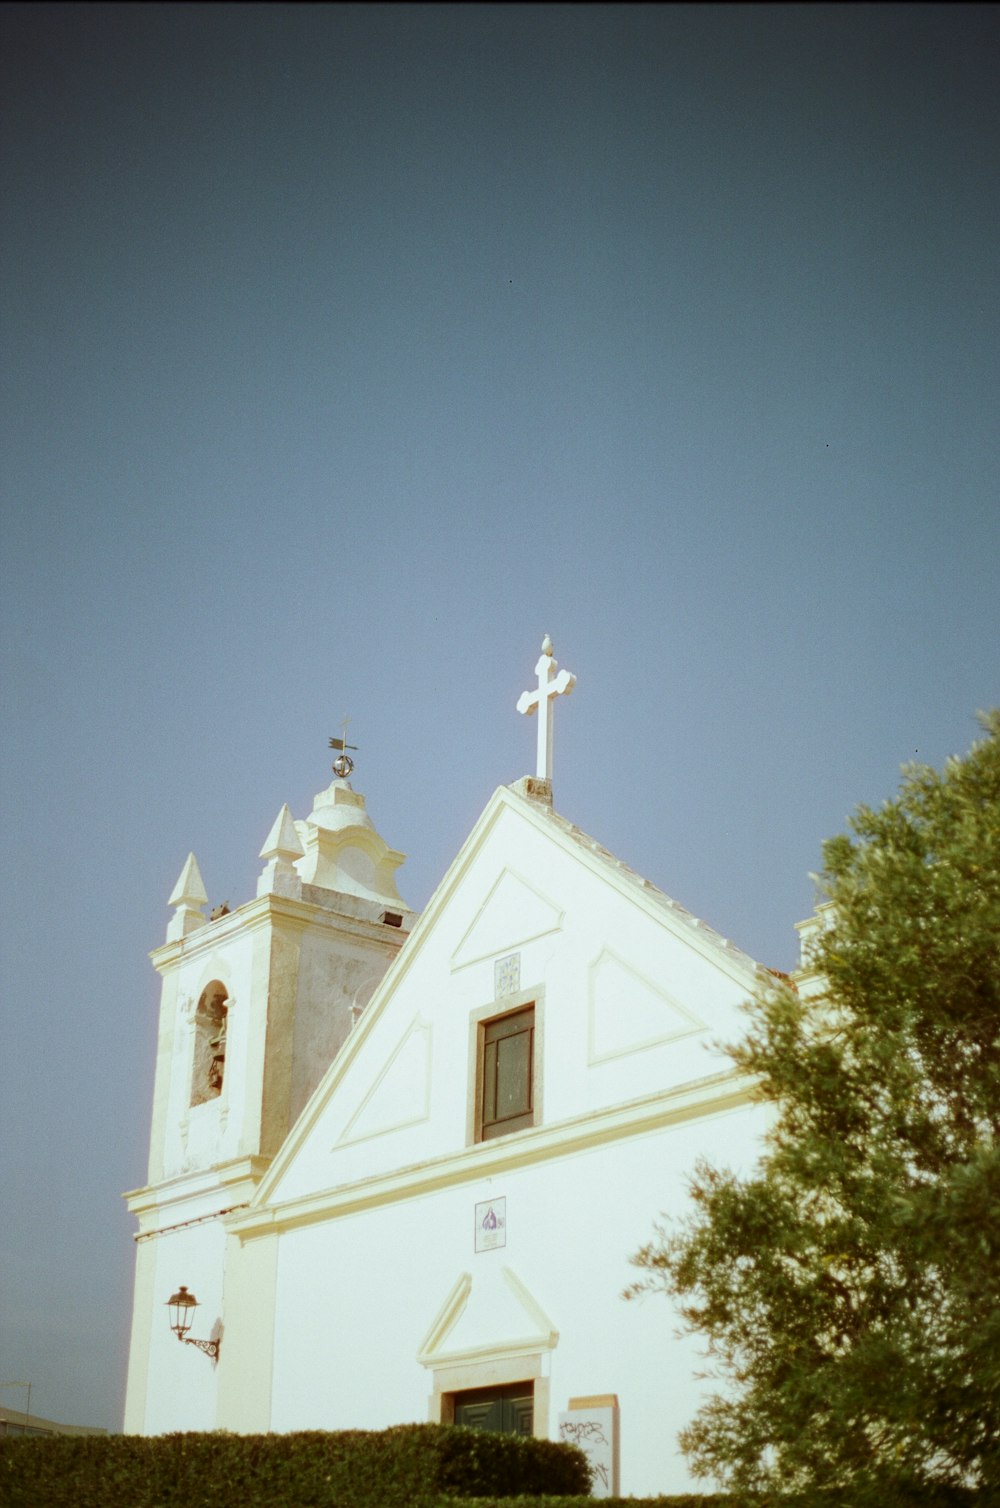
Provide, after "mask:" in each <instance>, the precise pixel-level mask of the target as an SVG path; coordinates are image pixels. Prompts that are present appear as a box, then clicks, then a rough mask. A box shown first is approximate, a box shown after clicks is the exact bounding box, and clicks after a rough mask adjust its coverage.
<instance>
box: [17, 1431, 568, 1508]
mask: <svg viewBox="0 0 1000 1508" xmlns="http://www.w3.org/2000/svg"><path fill="white" fill-rule="evenodd" d="M589 1485H590V1471H589V1468H588V1466H587V1464H586V1459H585V1457H584V1456H583V1454H582V1452H581V1451H579V1450H577V1449H576V1447H575V1446H570V1445H561V1444H557V1443H556V1442H554V1441H551V1440H536V1439H534V1438H531V1437H526V1436H521V1435H497V1434H489V1433H487V1432H485V1431H480V1430H470V1429H458V1428H455V1427H454V1426H451V1425H440V1424H407V1425H399V1426H398V1427H396V1428H394V1429H387V1430H381V1431H369V1430H341V1431H337V1432H331V1433H328V1432H325V1431H320V1430H314V1431H309V1432H303V1433H298V1434H287V1435H278V1434H274V1435H231V1434H226V1433H215V1434H177V1435H152V1436H145V1435H109V1436H93V1435H89V1436H71V1435H58V1436H54V1437H52V1438H49V1439H32V1438H23V1437H12V1436H9V1437H6V1438H5V1439H2V1440H0V1503H3V1505H4V1508H109V1505H111V1504H118V1503H121V1504H127V1505H128V1508H236V1505H238V1508H438V1505H439V1504H440V1502H441V1500H442V1498H444V1497H449V1498H450V1497H452V1496H456V1497H457V1496H459V1495H461V1496H462V1497H465V1498H471V1499H474V1500H475V1499H478V1501H479V1502H480V1503H482V1500H483V1498H484V1497H485V1496H486V1495H487V1494H489V1495H491V1496H495V1495H497V1494H499V1495H501V1496H511V1497H514V1496H516V1495H517V1494H532V1495H537V1494H541V1493H545V1494H548V1495H550V1496H563V1497H565V1496H579V1494H581V1493H586V1492H587V1490H588V1488H589ZM536 1508H537V1504H536Z"/></svg>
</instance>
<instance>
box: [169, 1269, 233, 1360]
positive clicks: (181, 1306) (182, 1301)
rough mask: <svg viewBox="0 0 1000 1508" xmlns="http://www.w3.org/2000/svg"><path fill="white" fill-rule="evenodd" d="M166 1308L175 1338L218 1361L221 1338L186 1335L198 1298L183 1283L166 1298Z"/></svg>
mask: <svg viewBox="0 0 1000 1508" xmlns="http://www.w3.org/2000/svg"><path fill="white" fill-rule="evenodd" d="M167 1308H168V1309H169V1310H170V1328H171V1330H172V1331H173V1332H174V1334H175V1335H176V1337H177V1339H178V1340H182V1341H183V1342H184V1343H185V1345H188V1346H197V1347H198V1350H199V1351H204V1353H205V1355H206V1356H210V1357H211V1358H212V1360H213V1361H218V1359H219V1347H220V1346H221V1344H222V1341H221V1339H219V1340H192V1338H191V1336H190V1335H188V1331H189V1330H190V1328H191V1321H192V1320H193V1319H194V1311H195V1310H196V1309H197V1308H198V1300H197V1299H196V1298H195V1296H194V1294H193V1293H188V1291H187V1289H186V1288H185V1287H184V1284H183V1283H182V1284H181V1286H180V1288H178V1290H177V1292H176V1293H175V1294H173V1295H171V1297H170V1298H169V1299H168V1300H167Z"/></svg>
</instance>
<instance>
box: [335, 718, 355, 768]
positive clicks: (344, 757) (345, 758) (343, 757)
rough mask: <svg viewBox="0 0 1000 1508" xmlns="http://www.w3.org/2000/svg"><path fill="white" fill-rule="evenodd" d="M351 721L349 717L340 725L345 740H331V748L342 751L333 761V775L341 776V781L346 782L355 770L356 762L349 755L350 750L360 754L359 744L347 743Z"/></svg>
mask: <svg viewBox="0 0 1000 1508" xmlns="http://www.w3.org/2000/svg"><path fill="white" fill-rule="evenodd" d="M350 721H351V719H350V718H349V717H345V718H344V721H343V722H342V723H341V725H340V728H341V732H342V733H343V735H344V736H343V738H331V740H330V748H331V749H339V750H340V753H339V754H338V755H337V757H336V759H335V760H334V761H333V764H332V766H331V769H332V770H333V773H334V774H335V775H339V776H340V778H341V780H346V779H347V777H348V775H349V774H350V773H351V771H352V770H353V769H354V760H353V759H352V758H351V756H350V754H348V752H347V751H348V749H353V750H354V752H355V754H356V753H357V752H358V746H357V744H349V743H348V742H347V725H348V723H349V722H350Z"/></svg>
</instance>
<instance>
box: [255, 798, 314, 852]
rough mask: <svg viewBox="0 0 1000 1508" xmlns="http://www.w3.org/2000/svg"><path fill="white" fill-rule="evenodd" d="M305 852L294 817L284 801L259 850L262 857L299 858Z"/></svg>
mask: <svg viewBox="0 0 1000 1508" xmlns="http://www.w3.org/2000/svg"><path fill="white" fill-rule="evenodd" d="M304 853H305V849H304V848H303V847H302V842H301V839H300V838H299V835H298V831H297V830H296V827H295V818H294V817H293V816H292V814H291V811H290V810H289V807H288V802H287V801H286V802H285V804H284V806H283V807H282V808H281V811H280V812H279V813H278V815H277V816H276V817H275V819H274V822H273V823H272V825H271V831H270V832H269V833H268V835H267V837H266V838H265V839H264V846H263V848H262V849H261V851H260V857H261V858H262V859H285V860H287V861H291V860H292V859H301V857H302V855H303V854H304Z"/></svg>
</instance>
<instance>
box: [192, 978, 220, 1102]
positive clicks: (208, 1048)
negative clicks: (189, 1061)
mask: <svg viewBox="0 0 1000 1508" xmlns="http://www.w3.org/2000/svg"><path fill="white" fill-rule="evenodd" d="M228 999H229V995H228V992H227V990H226V987H225V985H224V984H221V983H220V981H219V980H218V979H213V980H212V982H211V984H208V985H206V986H205V988H204V989H203V990H202V992H201V999H200V1000H199V1001H198V1009H197V1010H196V1011H195V1013H194V1068H193V1071H192V1074H191V1103H192V1105H203V1104H204V1103H205V1101H206V1100H214V1099H215V1098H216V1097H217V1095H219V1094H220V1093H221V1092H222V1080H223V1077H224V1075H225V1071H226V1017H227V1006H226V1001H227V1000H228Z"/></svg>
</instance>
